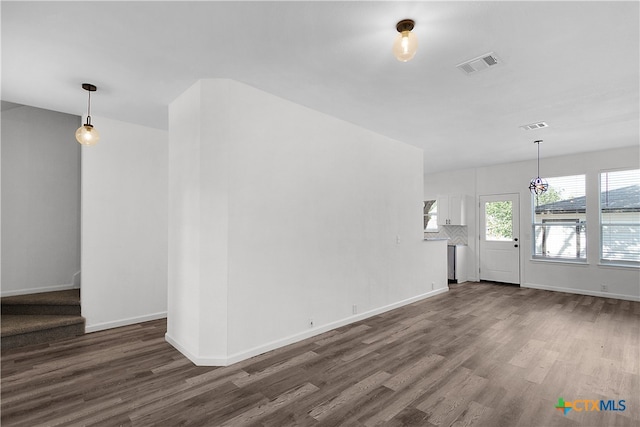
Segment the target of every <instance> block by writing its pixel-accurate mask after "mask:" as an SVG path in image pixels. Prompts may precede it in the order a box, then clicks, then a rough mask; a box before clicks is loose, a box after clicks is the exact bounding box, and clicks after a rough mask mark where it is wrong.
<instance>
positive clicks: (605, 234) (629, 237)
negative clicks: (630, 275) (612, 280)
mask: <svg viewBox="0 0 640 427" xmlns="http://www.w3.org/2000/svg"><path fill="white" fill-rule="evenodd" d="M600 260H601V262H602V263H612V264H629V265H636V266H637V265H640V169H634V170H625V171H613V172H603V173H601V174H600Z"/></svg>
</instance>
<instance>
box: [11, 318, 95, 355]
mask: <svg viewBox="0 0 640 427" xmlns="http://www.w3.org/2000/svg"><path fill="white" fill-rule="evenodd" d="M83 334H84V323H79V324H75V325H68V326H60V327H57V328H51V329H44V330H40V331H34V332H29V333H26V334H19V335H12V336H8V337H3V338H2V350H8V349H11V348H17V347H24V346H28V345H36V344H44V343H49V342H53V341H58V340H62V339H66V338H73V337H76V336H78V335H83Z"/></svg>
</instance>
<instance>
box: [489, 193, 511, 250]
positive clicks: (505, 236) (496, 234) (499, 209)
mask: <svg viewBox="0 0 640 427" xmlns="http://www.w3.org/2000/svg"><path fill="white" fill-rule="evenodd" d="M484 214H485V226H486V229H485V239H486V240H488V241H510V240H513V206H512V205H511V202H510V201H501V202H487V203H485V205H484Z"/></svg>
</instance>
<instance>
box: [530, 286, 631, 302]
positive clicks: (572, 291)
mask: <svg viewBox="0 0 640 427" xmlns="http://www.w3.org/2000/svg"><path fill="white" fill-rule="evenodd" d="M520 287H522V288H532V289H542V290H545V291H554V292H567V293H569V294H578V295H588V296H592V297H602V298H614V299H621V300H626V301H639V302H640V296H637V295H625V294H612V293H610V292H599V291H590V290H587V289H575V288H562V287H559V286H547V285H538V284H534V283H524V284H522V285H520Z"/></svg>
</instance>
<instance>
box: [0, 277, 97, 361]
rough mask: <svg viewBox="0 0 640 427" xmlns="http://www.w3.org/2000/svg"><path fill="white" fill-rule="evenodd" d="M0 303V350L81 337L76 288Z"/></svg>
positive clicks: (2, 300)
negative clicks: (0, 311) (0, 317)
mask: <svg viewBox="0 0 640 427" xmlns="http://www.w3.org/2000/svg"><path fill="white" fill-rule="evenodd" d="M0 302H1V306H2V323H1V324H0V330H1V333H0V337H1V342H2V350H7V349H11V348H16V347H23V346H27V345H34V344H42V343H48V342H51V341H56V340H59V339H64V338H70V337H75V336H78V335H83V334H84V325H85V319H84V317H82V316H81V312H80V290H79V289H69V290H65V291H56V292H44V293H39V294H28V295H16V296H11V297H3V298H1V299H0Z"/></svg>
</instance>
